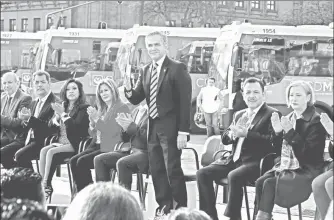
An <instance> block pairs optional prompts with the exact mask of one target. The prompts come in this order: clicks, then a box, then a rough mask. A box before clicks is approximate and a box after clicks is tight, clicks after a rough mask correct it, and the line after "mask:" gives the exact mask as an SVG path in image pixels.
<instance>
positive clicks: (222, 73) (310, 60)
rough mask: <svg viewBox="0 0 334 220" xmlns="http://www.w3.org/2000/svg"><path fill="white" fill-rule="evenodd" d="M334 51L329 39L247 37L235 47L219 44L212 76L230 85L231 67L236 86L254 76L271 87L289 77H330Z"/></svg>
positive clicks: (213, 59)
mask: <svg viewBox="0 0 334 220" xmlns="http://www.w3.org/2000/svg"><path fill="white" fill-rule="evenodd" d="M312 44H314V45H313V46H312ZM312 48H313V49H312ZM332 48H333V42H332V40H331V39H329V38H326V37H314V36H272V35H250V34H243V35H241V39H240V41H239V42H237V43H235V44H231V43H230V41H229V40H228V39H223V40H217V41H216V43H215V48H214V51H213V55H212V59H211V64H210V70H209V75H211V76H214V77H215V78H217V79H219V78H221V79H222V80H223V81H225V82H227V78H228V74H227V73H228V69H229V67H230V66H231V67H233V72H234V74H233V81H234V82H236V81H237V80H238V79H244V78H247V77H250V76H254V77H258V78H261V79H262V80H264V81H265V82H266V84H268V85H269V84H274V83H278V82H280V81H281V80H282V79H283V77H284V76H285V75H295V76H296V75H298V76H306V75H308V76H329V75H330V74H332V73H331V72H333V71H332V70H331V69H330V68H329V66H330V65H332V63H333V49H332Z"/></svg>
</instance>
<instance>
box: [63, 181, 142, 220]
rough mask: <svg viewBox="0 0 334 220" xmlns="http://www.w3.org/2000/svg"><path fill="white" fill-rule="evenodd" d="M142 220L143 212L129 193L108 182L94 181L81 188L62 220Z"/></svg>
mask: <svg viewBox="0 0 334 220" xmlns="http://www.w3.org/2000/svg"><path fill="white" fill-rule="evenodd" d="M109 219H112V220H143V219H144V216H143V212H142V210H141V208H140V206H139V204H138V202H137V200H136V199H135V197H134V196H133V195H131V193H130V192H129V191H128V190H126V189H125V188H123V187H121V186H118V185H114V184H111V183H110V182H99V183H94V184H91V185H89V186H87V187H86V188H84V189H83V190H81V191H80V192H79V193H78V194H77V196H76V197H75V198H74V200H73V202H72V203H71V205H70V206H69V208H68V209H67V211H66V214H65V216H64V218H63V220H109Z"/></svg>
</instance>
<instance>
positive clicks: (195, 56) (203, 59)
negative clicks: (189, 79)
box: [176, 43, 213, 74]
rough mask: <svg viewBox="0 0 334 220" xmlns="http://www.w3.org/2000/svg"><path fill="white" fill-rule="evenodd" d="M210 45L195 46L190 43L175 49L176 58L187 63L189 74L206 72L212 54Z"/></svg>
mask: <svg viewBox="0 0 334 220" xmlns="http://www.w3.org/2000/svg"><path fill="white" fill-rule="evenodd" d="M212 51H213V43H212V46H209V45H206V46H196V45H193V44H192V43H190V44H188V45H186V46H185V47H184V48H182V49H180V50H178V51H177V54H176V59H177V60H179V61H180V62H182V63H184V64H186V65H187V68H188V72H189V73H190V74H207V73H208V71H209V62H210V59H211V56H212Z"/></svg>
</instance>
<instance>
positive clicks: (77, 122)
mask: <svg viewBox="0 0 334 220" xmlns="http://www.w3.org/2000/svg"><path fill="white" fill-rule="evenodd" d="M60 98H61V99H62V100H63V104H59V103H53V104H52V108H53V109H54V111H55V116H54V118H53V120H52V121H53V122H52V123H54V124H56V125H58V126H59V127H60V132H59V135H58V142H57V143H52V144H50V145H49V146H46V147H44V148H43V149H42V150H41V152H40V167H41V175H42V176H43V184H44V188H45V193H46V197H47V198H50V197H51V195H52V192H53V189H52V186H51V180H52V177H53V174H54V172H55V170H56V166H57V165H59V163H61V161H62V160H63V159H64V158H68V157H71V156H73V155H74V154H75V153H76V152H77V151H78V147H79V142H80V140H81V139H82V138H83V137H87V136H88V124H89V120H88V114H87V107H88V104H86V97H85V94H84V91H83V86H82V83H81V82H79V81H77V80H75V79H70V80H68V81H67V82H66V83H65V84H64V86H63V87H62V89H61V92H60Z"/></svg>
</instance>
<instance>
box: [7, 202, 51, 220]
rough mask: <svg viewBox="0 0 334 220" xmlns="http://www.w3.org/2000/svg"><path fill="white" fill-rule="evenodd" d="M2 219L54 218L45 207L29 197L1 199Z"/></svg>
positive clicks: (30, 219) (49, 219) (37, 219)
mask: <svg viewBox="0 0 334 220" xmlns="http://www.w3.org/2000/svg"><path fill="white" fill-rule="evenodd" d="M1 219H2V220H14V219H15V220H53V218H52V217H51V216H49V215H48V214H47V212H46V210H45V209H44V207H43V206H42V205H40V204H38V203H37V202H35V201H31V200H28V199H18V198H12V199H6V198H2V199H1Z"/></svg>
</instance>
